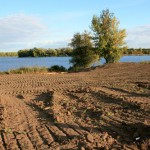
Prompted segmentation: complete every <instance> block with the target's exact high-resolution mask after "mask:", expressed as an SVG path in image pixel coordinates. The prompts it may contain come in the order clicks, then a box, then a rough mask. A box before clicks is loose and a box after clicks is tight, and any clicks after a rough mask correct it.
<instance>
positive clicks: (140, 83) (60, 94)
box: [0, 63, 150, 150]
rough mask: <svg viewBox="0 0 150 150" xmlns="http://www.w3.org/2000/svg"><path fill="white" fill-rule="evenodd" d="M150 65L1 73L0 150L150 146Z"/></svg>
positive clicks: (132, 147)
mask: <svg viewBox="0 0 150 150" xmlns="http://www.w3.org/2000/svg"><path fill="white" fill-rule="evenodd" d="M149 76H150V65H149V64H136V63H118V64H110V65H106V66H103V67H97V68H94V69H93V70H87V71H85V72H80V73H69V74H55V75H50V74H24V75H1V76H0V95H1V97H0V150H32V149H33V150H34V149H37V150H51V149H52V150H55V149H64V150H66V149H76V150H78V149H79V150H80V149H81V150H84V149H89V150H90V149H114V150H117V149H118V150H120V149H124V150H129V149H131V150H134V149H142V150H147V149H150V101H149V98H150V94H149V93H150V77H149Z"/></svg>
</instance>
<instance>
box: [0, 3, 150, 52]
mask: <svg viewBox="0 0 150 150" xmlns="http://www.w3.org/2000/svg"><path fill="white" fill-rule="evenodd" d="M104 9H109V10H110V12H112V13H114V15H115V17H117V19H118V20H119V21H120V26H119V27H120V29H126V31H127V37H126V39H125V41H126V43H127V46H128V47H129V48H150V0H74V1H73V0H0V52H2V51H3V52H6V51H7V52H9V51H10V52H11V51H12V52H13V51H18V50H20V49H26V48H33V47H41V48H62V47H67V46H68V43H70V41H71V38H72V37H73V35H74V34H75V33H77V32H80V33H82V32H83V31H84V30H87V31H91V29H90V26H91V20H92V17H93V15H97V16H100V14H101V12H102V10H104Z"/></svg>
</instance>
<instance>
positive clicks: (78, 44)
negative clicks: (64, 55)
mask: <svg viewBox="0 0 150 150" xmlns="http://www.w3.org/2000/svg"><path fill="white" fill-rule="evenodd" d="M70 45H71V46H72V47H73V52H72V59H71V60H70V62H71V63H72V64H73V67H74V68H78V69H83V68H87V67H90V66H91V64H93V63H94V62H96V61H97V60H98V56H97V55H96V54H95V53H94V51H93V44H92V41H91V36H90V34H89V33H87V32H86V31H85V32H84V33H82V34H80V33H76V34H74V36H73V38H72V40H71V43H70Z"/></svg>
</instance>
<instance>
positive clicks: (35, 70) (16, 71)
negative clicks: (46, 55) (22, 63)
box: [0, 65, 67, 74]
mask: <svg viewBox="0 0 150 150" xmlns="http://www.w3.org/2000/svg"><path fill="white" fill-rule="evenodd" d="M66 71H67V69H66V68H64V67H63V66H57V65H55V66H52V67H50V68H46V67H37V66H35V67H21V68H18V69H12V70H9V71H4V72H0V74H27V73H48V72H66Z"/></svg>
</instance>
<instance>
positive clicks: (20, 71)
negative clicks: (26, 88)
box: [6, 67, 48, 74]
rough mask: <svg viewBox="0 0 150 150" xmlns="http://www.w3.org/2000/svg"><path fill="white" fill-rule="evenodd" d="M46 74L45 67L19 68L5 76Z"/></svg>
mask: <svg viewBox="0 0 150 150" xmlns="http://www.w3.org/2000/svg"><path fill="white" fill-rule="evenodd" d="M43 72H48V69H47V68H46V67H21V68H19V69H13V70H9V71H8V72H6V73H7V74H26V73H43Z"/></svg>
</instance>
